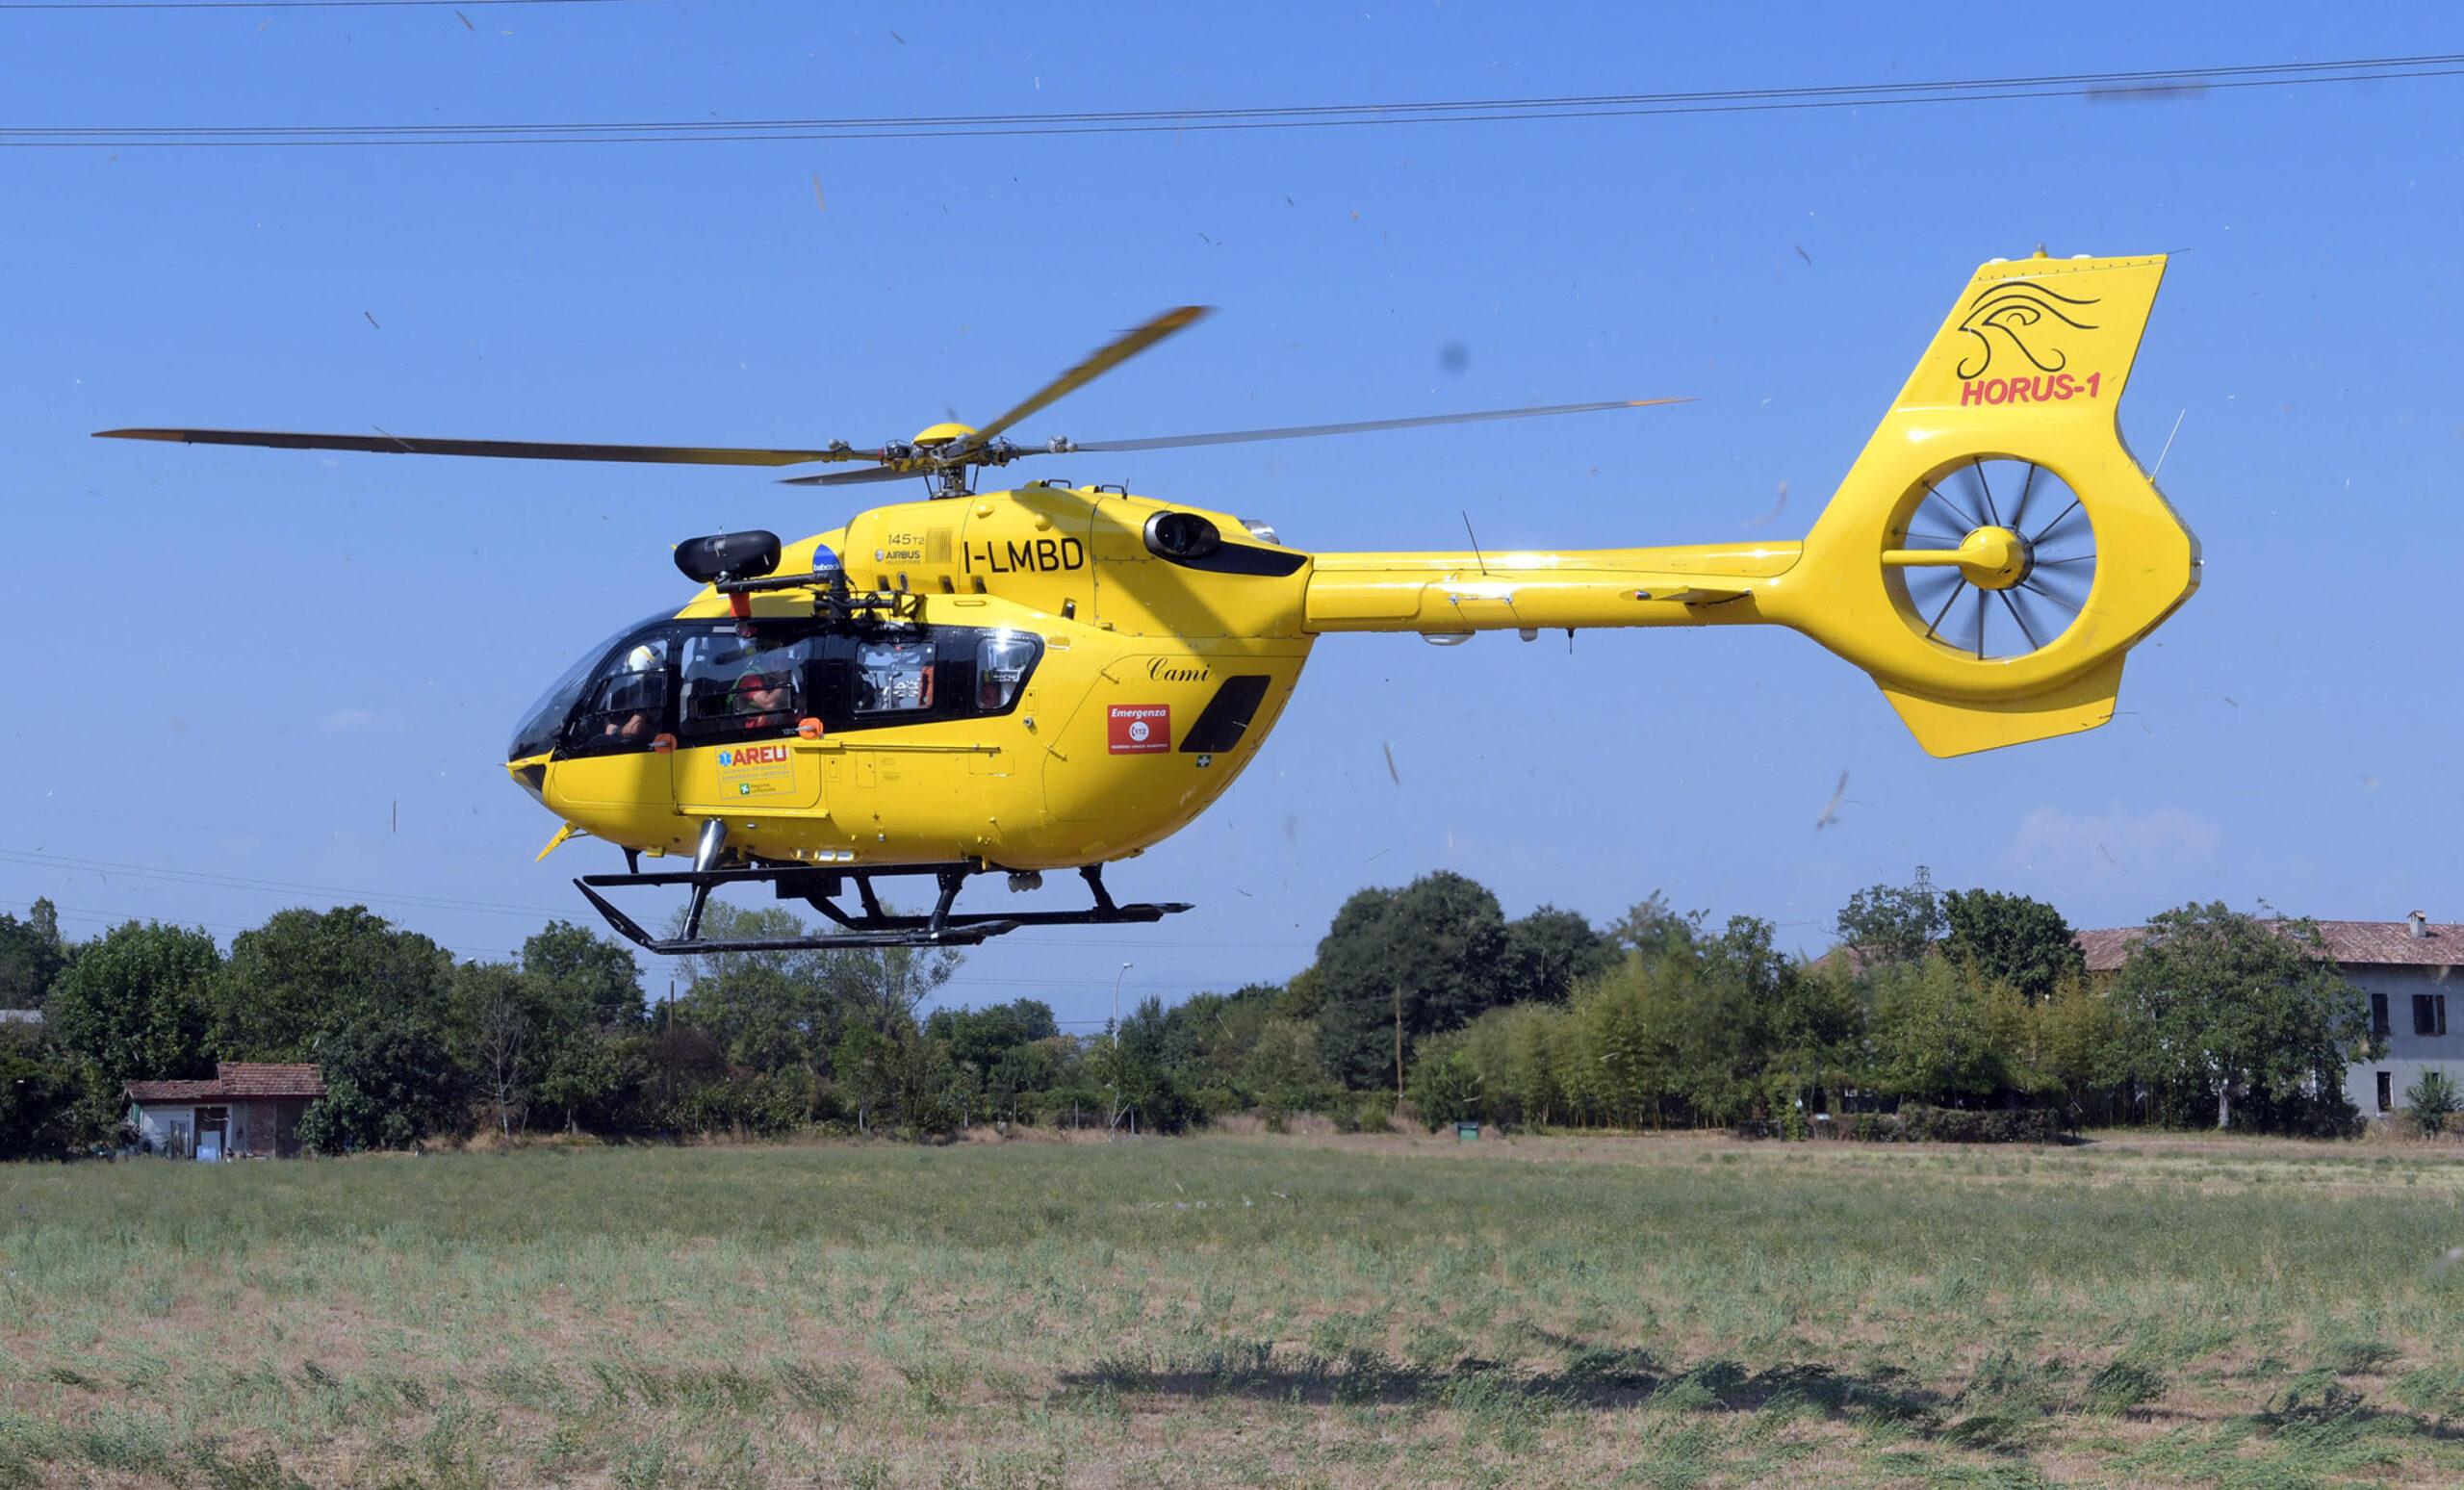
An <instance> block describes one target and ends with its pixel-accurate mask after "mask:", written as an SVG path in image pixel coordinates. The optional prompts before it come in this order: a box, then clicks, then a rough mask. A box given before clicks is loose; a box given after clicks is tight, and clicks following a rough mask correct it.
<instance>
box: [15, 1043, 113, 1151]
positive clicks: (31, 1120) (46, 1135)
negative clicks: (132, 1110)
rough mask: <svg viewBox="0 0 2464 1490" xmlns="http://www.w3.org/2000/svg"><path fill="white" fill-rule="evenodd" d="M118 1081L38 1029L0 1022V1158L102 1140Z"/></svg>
mask: <svg viewBox="0 0 2464 1490" xmlns="http://www.w3.org/2000/svg"><path fill="white" fill-rule="evenodd" d="M118 1098H119V1084H118V1083H116V1082H114V1081H110V1080H108V1079H107V1078H105V1077H104V1075H103V1073H102V1070H101V1068H100V1067H99V1066H96V1065H95V1064H94V1063H93V1062H92V1061H90V1060H88V1059H86V1058H85V1057H83V1056H80V1055H77V1054H76V1053H74V1052H73V1051H69V1050H65V1049H63V1048H62V1047H61V1046H60V1044H59V1043H58V1041H56V1040H52V1039H50V1038H49V1037H48V1036H46V1035H45V1034H44V1033H43V1032H42V1031H40V1030H39V1029H33V1028H29V1027H27V1026H25V1025H18V1024H8V1025H0V1160H10V1159H60V1158H65V1157H67V1156H69V1155H70V1154H73V1153H75V1152H76V1151H77V1150H79V1149H80V1148H83V1147H85V1146H86V1145H88V1144H90V1143H101V1142H104V1141H106V1140H108V1139H109V1138H110V1137H111V1136H112V1133H113V1130H114V1128H115V1127H116V1125H117V1118H118V1115H119V1109H120V1103H119V1100H118Z"/></svg>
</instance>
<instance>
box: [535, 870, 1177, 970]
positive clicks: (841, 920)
mask: <svg viewBox="0 0 2464 1490" xmlns="http://www.w3.org/2000/svg"><path fill="white" fill-rule="evenodd" d="M985 872H987V871H985V870H982V869H979V868H976V867H975V866H973V865H969V864H907V865H899V866H895V867H886V868H881V869H808V868H803V867H800V866H794V865H785V866H782V865H770V866H761V867H756V868H751V869H684V870H678V871H676V872H674V873H670V874H641V873H632V874H586V875H583V876H582V877H581V878H579V879H578V880H576V881H574V888H576V889H578V890H580V891H581V892H582V894H583V896H584V897H586V898H587V899H588V900H589V901H590V903H591V904H592V905H593V906H596V907H598V909H599V913H600V914H601V915H603V916H605V917H606V918H607V924H608V925H609V926H612V927H614V928H615V929H616V932H617V934H618V935H620V936H622V937H623V938H625V939H627V940H628V941H630V942H632V943H633V944H634V945H635V946H638V947H642V948H645V949H647V950H649V951H652V952H661V953H671V954H672V953H680V952H806V951H826V950H829V949H832V948H836V947H971V946H974V945H976V944H978V943H979V942H982V941H984V940H985V939H987V938H992V937H999V936H1002V935H1004V934H1006V933H1009V932H1014V931H1016V930H1017V929H1018V928H1019V927H1021V926H1117V925H1120V924H1122V923H1124V922H1145V921H1160V920H1162V919H1163V918H1164V917H1166V916H1168V915H1174V914H1177V913H1179V912H1183V911H1187V910H1189V909H1190V907H1189V905H1188V903H1187V902H1184V901H1177V900H1173V901H1163V902H1159V903H1155V904H1142V905H1128V906H1124V905H1120V904H1117V903H1116V902H1115V901H1114V899H1113V897H1112V893H1111V892H1110V891H1109V890H1107V889H1105V888H1104V871H1103V866H1102V865H1100V864H1089V865H1087V866H1085V867H1084V868H1081V869H1080V870H1079V871H1078V873H1079V876H1080V877H1081V878H1082V879H1084V880H1085V881H1086V882H1087V887H1088V888H1089V889H1091V890H1092V891H1093V892H1094V896H1095V903H1094V904H1093V905H1092V906H1090V907H1089V908H1088V909H1086V910H1084V911H1020V912H1013V913H1011V914H1009V915H958V914H953V913H952V912H951V909H950V908H951V907H952V906H953V905H954V904H956V903H957V901H958V898H959V889H960V886H963V885H964V884H965V883H966V881H967V877H968V876H970V875H974V874H981V873H985ZM991 872H996V873H997V872H999V871H991ZM912 874H929V875H932V876H934V877H935V879H936V880H937V882H938V884H939V889H940V895H939V897H938V898H937V900H936V901H935V902H934V906H933V913H932V914H930V915H892V914H890V913H889V912H886V911H885V910H883V909H882V903H881V899H880V897H879V896H878V895H876V894H875V893H874V890H873V881H874V880H875V879H878V878H880V877H882V876H885V875H912ZM851 881H852V882H853V883H854V885H855V888H856V895H857V900H858V903H859V908H858V909H857V910H856V911H854V912H850V911H849V910H848V909H847V908H846V907H844V906H841V905H839V904H838V897H839V896H840V895H842V894H844V893H845V892H846V889H847V886H848V883H849V882H851ZM667 885H683V886H690V887H691V888H692V891H693V899H692V901H691V903H690V905H689V906H688V907H687V908H686V910H685V913H684V935H683V936H681V937H653V936H652V935H651V934H650V933H648V932H646V931H644V930H642V928H641V924H640V923H639V922H637V921H635V920H634V919H633V918H632V917H631V916H629V915H627V914H626V913H625V912H622V911H619V910H617V909H616V907H615V906H613V905H612V904H610V903H609V902H608V900H607V897H606V896H604V895H602V894H601V893H599V892H600V891H601V890H602V889H619V888H625V887H629V886H667ZM728 885H768V886H771V888H772V890H773V891H774V892H775V893H776V894H777V895H778V897H779V898H780V899H781V900H801V901H804V902H805V903H806V904H807V905H809V906H811V907H812V908H813V909H814V910H816V911H818V912H821V913H822V914H823V915H825V916H828V917H829V918H830V919H831V920H832V921H833V922H834V923H835V924H836V925H837V926H839V927H840V928H841V930H839V931H836V932H831V933H825V934H823V935H820V936H814V937H757V938H737V939H733V940H730V939H727V938H707V937H704V936H703V935H702V912H704V910H705V909H706V908H707V907H708V905H709V901H710V891H712V890H714V889H717V888H719V887H720V886H728Z"/></svg>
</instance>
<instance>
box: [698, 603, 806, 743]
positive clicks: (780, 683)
mask: <svg viewBox="0 0 2464 1490" xmlns="http://www.w3.org/2000/svg"><path fill="white" fill-rule="evenodd" d="M810 653H811V646H810V643H809V641H806V640H802V639H795V640H788V639H783V638H779V637H776V636H771V637H763V636H760V635H758V634H757V635H754V636H743V635H739V634H738V633H737V631H736V629H734V628H733V627H730V628H728V629H723V630H711V631H703V632H698V633H695V634H692V635H688V636H686V637H685V638H684V646H683V653H682V661H681V667H680V677H681V678H682V680H683V693H682V699H681V703H682V709H681V713H680V716H679V721H678V728H677V734H678V737H679V739H680V742H682V743H686V744H695V743H700V742H704V741H707V740H710V739H713V738H717V737H719V736H724V735H746V734H752V735H760V734H777V733H780V732H784V731H790V730H793V729H794V728H795V725H796V721H797V720H798V719H800V718H802V717H803V716H804V715H806V714H807V713H809V712H810V711H811V710H809V708H808V707H807V706H806V703H805V698H804V692H805V682H804V673H805V663H806V661H807V660H808V659H809V655H810Z"/></svg>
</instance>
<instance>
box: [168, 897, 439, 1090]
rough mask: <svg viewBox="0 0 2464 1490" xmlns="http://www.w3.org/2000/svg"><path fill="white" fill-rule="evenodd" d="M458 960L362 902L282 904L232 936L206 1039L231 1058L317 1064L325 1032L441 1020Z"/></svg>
mask: <svg viewBox="0 0 2464 1490" xmlns="http://www.w3.org/2000/svg"><path fill="white" fill-rule="evenodd" d="M452 966H453V959H452V957H451V956H450V955H449V953H447V952H446V950H445V949H444V948H442V947H440V946H438V945H437V944H436V943H435V942H433V941H430V940H429V939H428V938H425V937H423V936H420V935H419V934H418V933H416V932H406V931H397V930H396V929H395V928H394V927H393V926H391V925H389V924H388V923H387V922H386V921H385V919H384V918H383V917H382V916H378V915H374V914H372V913H370V912H369V911H368V909H367V908H366V907H364V906H346V907H343V908H341V909H339V910H333V911H306V910H294V911H280V912H275V913H274V914H273V916H272V917H270V918H269V920H267V922H266V924H265V925H263V926H261V927H258V928H257V929H256V930H254V931H244V932H242V933H241V934H240V935H239V936H238V937H236V938H233V939H232V942H231V956H230V959H229V960H228V961H227V962H225V963H223V967H222V975H221V977H220V978H218V980H216V986H215V996H214V1017H213V1023H212V1029H211V1032H210V1035H209V1037H208V1043H209V1045H210V1047H211V1048H212V1050H213V1051H214V1053H215V1054H216V1055H218V1056H219V1057H221V1058H222V1059H224V1060H232V1061H314V1060H318V1059H320V1057H319V1055H318V1053H317V1051H318V1044H319V1041H320V1040H321V1039H323V1038H324V1037H326V1036H329V1035H335V1034H339V1033H341V1032H343V1031H345V1030H350V1029H356V1028H359V1027H361V1026H364V1025H367V1024H369V1023H370V1022H371V1021H378V1022H382V1021H389V1020H398V1019H404V1018H408V1019H412V1020H413V1021H415V1022H417V1023H419V1024H420V1025H421V1026H422V1027H423V1028H424V1029H426V1030H428V1031H429V1032H430V1033H435V1032H436V1031H437V1030H439V1029H441V1028H442V1026H443V1024H444V1017H445V1005H446V990H447V987H448V982H449V976H450V974H451V971H452Z"/></svg>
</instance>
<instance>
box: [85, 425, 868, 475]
mask: <svg viewBox="0 0 2464 1490" xmlns="http://www.w3.org/2000/svg"><path fill="white" fill-rule="evenodd" d="M94 438H95V439H97V440H168V441H171V442H174V443H176V444H181V445H253V446H269V447H271V448H273V449H276V450H361V451H365V452H366V453H368V454H372V455H486V456H494V457H498V458H501V459H505V460H618V461H632V462H637V463H646V464H652V465H667V466H798V465H803V464H805V463H806V462H808V461H816V460H828V461H841V460H883V459H886V458H887V457H886V455H885V454H884V452H882V451H880V450H857V449H855V448H854V447H852V446H849V445H845V444H839V445H834V446H832V447H830V448H829V449H828V450H760V449H747V448H744V447H739V446H728V445H568V444H564V443H561V442H555V441H548V440H429V439H423V438H419V437H415V436H407V435H392V434H385V433H383V432H381V431H380V432H378V433H376V434H369V435H345V434H301V433H297V432H295V431H292V430H278V429H98V430H96V431H94Z"/></svg>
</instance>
